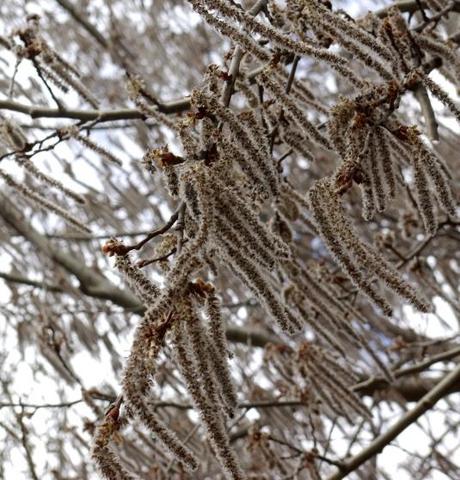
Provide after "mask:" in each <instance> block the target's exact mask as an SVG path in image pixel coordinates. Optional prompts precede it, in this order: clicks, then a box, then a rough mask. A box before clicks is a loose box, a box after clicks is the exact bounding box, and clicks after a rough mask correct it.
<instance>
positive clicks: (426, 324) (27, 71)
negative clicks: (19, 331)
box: [0, 1, 460, 480]
mask: <svg viewBox="0 0 460 480" xmlns="http://www.w3.org/2000/svg"><path fill="white" fill-rule="evenodd" d="M341 3H342V5H345V4H346V5H347V11H348V12H349V13H350V14H352V15H355V14H356V13H358V11H360V12H362V11H363V10H366V9H372V10H373V9H375V8H376V5H378V6H380V5H382V4H387V3H389V2H374V1H367V2H357V1H354V2H351V3H349V2H341ZM44 5H48V2H39V1H37V2H28V3H27V10H28V13H32V12H35V13H40V10H41V8H43V6H44ZM56 12H58V13H60V12H61V10H60V9H59V8H58V7H56ZM178 12H180V10H177V12H176V13H178ZM185 21H190V18H186V19H184V18H181V23H182V25H183V22H185ZM5 27H7V28H6V29H7V30H8V29H9V26H4V25H2V24H1V19H0V31H2V30H4V29H5ZM1 52H2V53H1V55H2V58H4V59H6V60H9V61H11V58H8V55H7V53H5V50H4V49H3V50H2V51H1ZM28 75H31V76H34V75H35V73H34V71H33V69H32V68H30V66H28V65H27V62H23V64H22V65H21V67H20V70H19V73H18V81H20V82H26V81H27V77H28ZM432 76H433V79H434V80H435V81H437V82H438V83H439V82H441V83H442V84H443V87H446V88H447V89H448V90H449V93H450V94H451V95H452V96H453V97H455V98H456V100H457V102H458V101H459V98H458V96H457V95H456V93H457V92H456V91H455V88H454V87H453V86H452V85H450V84H448V83H447V82H445V80H443V78H442V77H441V76H440V75H439V74H437V73H434V74H433V75H432ZM2 97H3V95H2ZM66 101H68V104H69V106H72V104H73V103H75V106H77V105H78V100H77V97H76V96H75V97H74V98H72V94H69V95H67V96H66ZM433 105H434V107H435V109H436V110H439V111H443V110H444V109H443V107H442V105H440V103H439V102H438V101H437V100H434V101H433ZM12 117H14V118H16V119H18V120H20V121H21V120H23V119H24V118H26V117H24V116H22V115H20V114H17V115H16V114H12ZM445 123H446V124H447V125H448V126H449V127H452V128H455V129H456V131H459V130H458V125H456V124H455V122H453V121H452V120H450V119H446V120H445ZM127 135H129V133H128V134H127ZM98 141H99V142H100V143H103V142H104V137H103V134H99V136H98ZM120 141H121V142H122V144H123V145H124V146H126V147H127V150H128V151H129V152H130V153H131V155H133V154H135V155H137V156H138V157H139V158H140V157H141V156H142V155H143V152H142V151H141V150H140V149H139V148H138V147H137V146H136V144H135V143H134V142H133V141H131V140H130V139H129V136H125V135H124V136H121V135H120ZM135 149H137V150H135ZM56 154H57V156H58V157H59V156H61V157H66V158H72V157H73V155H74V153H73V150H72V149H71V148H69V146H67V144H66V143H63V144H60V145H59V146H58V147H57V148H56ZM116 154H117V155H118V156H119V157H120V158H122V159H123V157H124V155H123V152H122V151H117V152H116ZM125 158H126V157H125ZM34 160H36V161H37V165H38V166H40V167H44V166H48V167H49V171H50V172H51V173H52V174H53V175H54V176H56V177H57V178H59V179H60V180H62V181H64V182H67V183H69V186H71V187H72V188H74V189H75V190H76V191H82V187H81V186H79V185H77V184H74V183H73V182H72V181H71V180H70V179H69V177H67V176H66V175H64V174H63V170H62V168H61V167H60V165H59V163H58V161H56V160H55V159H53V158H51V157H50V156H49V155H47V154H39V155H37V157H34ZM126 160H127V158H126ZM77 162H80V164H78V163H77V165H78V166H79V168H80V170H81V171H82V172H83V175H82V177H83V178H84V181H85V182H87V183H89V184H91V186H92V187H94V188H95V189H97V190H102V189H103V185H101V184H100V183H99V182H98V180H97V175H94V172H92V171H91V170H90V169H89V166H88V164H87V163H86V162H84V161H81V160H80V161H78V160H77ZM126 165H127V162H126V163H125V166H126ZM2 168H5V169H6V170H7V171H8V172H10V173H12V174H14V175H15V176H17V177H16V178H20V169H19V168H16V167H15V165H14V164H13V162H11V161H3V162H2ZM0 188H4V187H3V185H1V186H0ZM166 213H167V212H165V214H166ZM36 227H39V225H36ZM146 227H149V225H146ZM431 261H433V262H435V259H431ZM10 263H11V262H10V258H9V256H8V255H7V254H6V253H5V252H4V251H2V250H1V248H0V270H1V271H9V269H10V266H11V265H10ZM111 278H112V279H113V278H115V277H114V276H111ZM0 297H1V299H2V302H6V301H7V299H8V297H9V290H8V289H7V288H5V285H4V284H3V282H2V281H1V280H0ZM435 306H436V309H437V312H438V313H439V315H440V316H441V317H442V319H443V320H444V321H445V322H447V323H448V324H449V325H450V326H451V329H452V330H451V332H446V328H445V326H443V325H442V324H441V323H440V322H439V320H438V319H437V318H436V316H435V315H426V314H425V315H420V314H415V313H414V312H413V311H411V309H410V307H405V313H406V319H407V320H408V321H409V323H410V326H411V327H413V328H415V329H416V330H418V331H420V332H423V333H424V334H426V335H429V336H430V337H433V338H444V337H445V336H446V334H447V335H450V334H454V333H456V332H458V324H457V323H456V319H455V315H454V314H453V312H452V310H451V309H450V307H449V306H448V305H446V303H445V302H444V301H443V300H442V299H440V298H438V299H437V300H436V301H435ZM237 315H238V316H239V317H240V318H241V319H244V317H245V315H246V310H245V309H244V308H242V309H240V310H239V312H238V314H237ZM5 322H6V319H4V318H3V319H2V318H1V316H0V328H2V329H3V328H4V327H3V324H4V323H5ZM104 323H105V325H104ZM98 328H100V329H104V328H105V329H108V325H107V324H106V322H101V323H100V325H98ZM111 340H112V341H113V342H114V344H115V346H119V351H120V352H121V354H122V355H123V357H126V356H127V355H128V352H129V348H130V343H131V338H130V337H128V338H124V339H120V338H116V337H115V335H113V334H111ZM2 349H3V350H4V352H7V355H8V359H7V362H6V365H7V364H11V365H17V368H18V370H17V373H18V374H17V375H16V376H15V382H14V391H15V394H16V399H17V400H21V401H23V402H25V403H34V404H41V403H60V402H62V401H63V400H64V398H63V397H62V396H61V395H60V394H59V392H57V391H56V384H55V382H54V381H53V380H50V379H49V378H48V377H47V376H45V375H43V374H39V375H37V376H36V378H35V379H34V378H33V375H32V371H31V369H30V367H29V364H30V363H33V361H34V358H35V356H36V350H35V348H34V347H33V346H30V347H27V348H26V354H25V359H24V361H22V360H21V356H20V354H19V352H18V351H17V343H16V338H15V336H14V335H9V336H8V337H7V343H6V344H5V345H2ZM101 352H102V353H101V357H100V359H95V358H93V357H92V356H91V355H90V354H89V353H88V352H85V351H81V352H80V353H78V354H77V355H75V356H73V358H72V366H73V367H74V368H75V370H76V371H77V372H84V383H85V387H86V388H87V389H89V388H91V387H100V385H101V384H103V383H105V382H107V383H110V384H111V385H112V386H113V388H114V389H115V390H116V391H118V390H119V384H118V379H117V378H115V377H114V375H113V371H112V369H111V367H110V359H109V358H110V357H109V354H108V352H107V351H106V350H105V347H104V346H102V347H101ZM256 360H257V359H256ZM259 361H260V358H259ZM253 368H254V370H256V364H255V365H254V367H253ZM255 379H257V380H258V381H260V382H261V383H263V381H264V379H263V378H258V376H257V374H255ZM61 388H62V390H63V391H64V392H65V399H67V400H74V399H78V398H80V397H81V395H80V392H79V390H78V389H71V388H69V387H68V386H66V385H61ZM368 400H369V399H368ZM368 403H370V400H369V402H368ZM443 403H445V402H439V404H438V406H439V407H441V408H442V407H444V408H447V407H446V406H445V405H443ZM409 406H410V405H409ZM8 413H9V412H8V411H7V409H0V422H6V423H8V421H9V420H8ZM67 413H68V416H69V422H70V423H71V424H73V425H74V426H75V427H76V428H77V429H78V430H79V431H80V432H81V427H82V425H81V419H82V417H85V416H86V417H88V418H92V416H93V414H92V412H91V411H90V409H89V408H88V407H87V406H86V405H85V404H78V405H76V406H74V407H72V408H69V409H68V410H67ZM395 413H396V414H397V415H396V417H394V420H396V419H397V418H398V417H399V415H400V413H401V412H400V409H399V408H397V407H396V408H395V409H394V411H393V410H391V408H390V407H388V411H387V412H385V414H388V416H389V417H390V416H392V415H393V416H394V415H395ZM54 414H55V412H53V411H52V410H47V409H43V410H38V411H37V412H36V413H35V414H34V416H33V418H32V421H33V424H34V427H35V428H36V429H37V431H38V432H40V433H42V434H43V436H45V435H46V434H47V432H48V428H49V424H48V422H49V420H50V418H52V415H54ZM250 415H252V416H254V417H255V416H256V413H255V412H254V411H251V413H250ZM459 417H460V413H459ZM442 419H443V417H442V415H440V414H437V413H435V412H430V413H429V414H427V415H425V417H424V418H422V420H421V421H420V424H421V425H424V427H425V428H428V424H429V428H431V430H432V431H433V433H434V434H435V435H440V434H442V432H443V430H444V425H443V423H442ZM391 423H392V422H391ZM335 437H336V438H335ZM86 438H88V439H89V437H87V436H86ZM333 438H334V445H335V447H337V448H339V446H340V445H341V444H342V445H343V448H344V449H346V448H347V446H348V441H347V439H344V440H341V439H340V433H337V434H336V436H333ZM4 439H5V432H4V431H3V429H2V428H1V427H0V448H1V446H2V445H1V444H2V442H4ZM427 441H428V440H427V437H426V436H425V435H424V434H423V435H422V434H421V432H420V428H419V426H417V425H413V426H411V427H409V428H408V429H407V430H406V431H405V432H404V433H402V434H401V435H400V436H399V437H398V439H397V443H398V444H400V445H402V446H403V447H404V448H407V449H408V450H410V451H411V452H416V453H419V454H420V455H422V456H423V455H425V454H426V452H427V451H428V446H427V443H426V442H427ZM455 442H457V443H458V442H459V440H458V438H455V437H454V436H453V435H451V439H450V442H449V443H450V444H451V445H452V446H453V445H454V444H455ZM360 449H361V447H359V446H358V447H356V448H355V449H354V450H353V451H352V453H356V452H357V451H358V450H360ZM406 458H407V453H406V452H404V451H402V450H401V449H399V448H397V447H394V446H392V445H390V446H388V447H387V448H385V450H384V451H383V452H382V453H381V454H380V455H379V456H378V463H379V465H383V466H384V468H385V470H386V471H387V472H388V473H389V475H390V477H391V478H394V479H398V480H399V479H400V480H405V479H408V480H409V479H410V476H409V475H407V474H404V473H402V472H401V471H400V469H399V468H398V464H399V463H400V462H401V461H404V459H406ZM34 460H35V461H36V463H37V466H38V467H39V468H38V471H41V470H42V468H43V469H48V470H49V469H50V468H52V467H53V465H49V464H47V462H49V461H50V456H49V455H48V454H47V452H46V449H45V447H44V443H41V442H37V443H36V444H34ZM453 460H454V461H455V460H456V461H457V462H459V460H460V454H459V452H458V451H457V453H456V455H455V458H454V459H453ZM4 468H5V479H6V480H10V479H17V480H22V479H24V480H26V479H29V474H28V469H27V464H26V463H25V460H24V454H23V451H22V448H20V447H18V448H13V449H12V450H11V454H10V457H9V461H8V462H7V463H6V464H5V465H4ZM48 478H51V476H50V475H44V476H43V477H41V479H42V480H48ZM95 478H96V477H95ZM433 478H434V479H435V480H438V479H439V480H445V479H446V478H448V477H447V476H445V475H443V474H441V473H438V474H436V475H435V476H434V477H433Z"/></svg>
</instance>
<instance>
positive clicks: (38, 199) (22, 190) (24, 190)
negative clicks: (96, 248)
mask: <svg viewBox="0 0 460 480" xmlns="http://www.w3.org/2000/svg"><path fill="white" fill-rule="evenodd" d="M0 177H2V178H3V180H4V181H5V182H6V184H7V185H9V186H10V187H11V188H13V189H14V190H15V191H16V192H18V193H19V194H20V195H22V196H23V197H25V198H27V199H28V200H30V201H31V202H32V204H35V205H36V206H38V207H40V208H44V209H45V210H48V211H50V212H52V213H54V214H56V215H58V216H59V217H61V218H62V219H63V220H64V221H66V222H67V223H69V224H70V225H72V226H73V227H75V228H77V229H78V230H80V231H82V232H84V233H91V230H90V229H89V228H88V227H86V226H85V225H84V224H83V223H82V222H80V220H78V219H77V218H75V217H74V216H72V215H71V214H70V213H69V212H68V211H67V210H65V209H64V208H62V207H60V206H59V205H57V204H56V203H53V202H51V201H50V200H48V199H46V198H45V197H43V196H41V195H40V194H39V193H38V192H36V191H34V190H32V189H31V188H29V187H26V186H25V185H22V184H21V183H17V182H16V181H15V180H14V179H13V177H12V176H11V175H9V174H8V173H6V172H4V171H3V170H0Z"/></svg>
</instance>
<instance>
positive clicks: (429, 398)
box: [328, 365, 460, 480]
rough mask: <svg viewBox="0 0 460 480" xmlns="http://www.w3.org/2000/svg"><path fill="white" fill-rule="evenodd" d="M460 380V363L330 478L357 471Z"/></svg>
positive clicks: (337, 477)
mask: <svg viewBox="0 0 460 480" xmlns="http://www.w3.org/2000/svg"><path fill="white" fill-rule="evenodd" d="M459 382H460V365H458V366H457V367H456V368H455V369H454V370H452V371H451V372H450V373H449V374H447V375H446V376H445V377H444V378H443V379H442V380H441V381H440V382H439V383H438V384H437V385H436V386H435V387H434V388H432V389H431V390H430V391H429V392H428V393H427V394H426V395H425V396H424V397H423V398H422V399H421V400H420V401H419V402H418V403H417V404H416V405H415V407H414V408H413V409H412V410H409V411H408V412H407V413H406V414H404V415H403V416H402V417H401V418H400V419H399V420H398V421H397V422H396V423H395V424H394V425H393V426H392V427H390V428H389V429H388V430H387V431H386V432H385V433H383V434H382V435H380V436H379V437H377V438H376V439H375V440H374V441H373V442H372V443H371V444H370V445H369V446H367V447H366V448H364V449H363V450H361V452H360V453H358V454H357V455H355V456H354V457H352V458H351V459H349V460H347V461H345V462H343V466H342V468H341V469H340V470H339V471H338V472H337V473H335V474H334V475H332V476H330V477H329V479H328V480H340V479H342V478H344V477H346V476H347V475H348V474H349V473H350V472H353V471H355V470H356V469H358V468H359V467H360V466H361V465H363V464H364V463H365V462H367V461H368V460H370V459H371V458H373V457H374V456H375V455H377V454H378V453H380V452H381V451H382V450H383V449H384V448H385V447H386V446H387V445H388V444H389V443H391V442H392V441H393V440H394V439H395V438H396V437H397V436H398V435H399V434H400V433H402V432H403V431H404V430H405V429H406V428H408V427H409V426H410V425H412V424H413V423H414V422H415V421H416V420H417V419H418V418H420V417H421V416H422V415H423V414H424V413H426V412H427V411H428V410H430V409H431V408H432V407H433V406H434V405H435V404H436V403H437V402H438V401H439V400H440V399H441V398H443V397H444V396H445V395H446V394H448V393H449V392H450V391H451V390H452V388H453V387H455V386H457V385H458V383H459Z"/></svg>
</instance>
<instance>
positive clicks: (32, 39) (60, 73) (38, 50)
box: [5, 14, 99, 108]
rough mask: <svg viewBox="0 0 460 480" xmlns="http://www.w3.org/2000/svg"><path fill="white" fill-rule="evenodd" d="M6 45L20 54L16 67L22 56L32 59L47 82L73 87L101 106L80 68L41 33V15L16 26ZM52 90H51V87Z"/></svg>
mask: <svg viewBox="0 0 460 480" xmlns="http://www.w3.org/2000/svg"><path fill="white" fill-rule="evenodd" d="M16 38H19V40H20V42H21V43H16ZM5 46H8V47H9V48H10V49H11V50H12V51H13V52H14V53H15V54H16V56H17V65H16V69H17V67H18V65H19V63H20V62H21V61H22V60H24V59H27V60H30V61H31V62H32V63H33V66H34V67H35V69H36V70H37V73H38V75H39V76H40V78H41V79H42V80H43V81H44V82H45V84H46V85H47V86H48V83H47V82H50V83H51V84H52V85H53V86H55V87H57V88H58V89H59V90H61V91H62V92H64V93H66V92H68V91H69V89H71V90H73V91H75V92H76V93H77V94H78V95H79V96H80V97H81V98H82V99H83V100H85V101H86V102H87V103H89V104H90V105H91V106H92V107H94V108H98V106H99V103H98V101H97V100H96V98H94V96H93V94H92V93H91V91H90V90H88V88H86V86H85V84H84V82H83V81H82V80H81V79H80V73H79V72H78V70H76V69H75V68H74V67H73V66H72V65H71V64H70V63H69V62H68V61H66V60H65V59H64V58H63V57H62V56H61V55H59V53H58V52H56V51H55V50H54V49H53V48H52V47H51V46H50V45H49V43H48V42H47V41H46V40H45V38H44V37H43V36H42V34H41V32H40V16H39V15H37V14H33V15H29V16H28V17H27V25H26V26H25V27H22V28H19V29H17V30H15V31H14V32H13V34H12V35H11V37H9V38H8V39H7V43H6V45H5ZM13 82H14V78H13ZM13 86H14V85H13ZM13 86H12V87H13ZM11 89H12V88H11ZM49 90H50V92H51V89H49ZM53 97H54V95H53Z"/></svg>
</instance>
